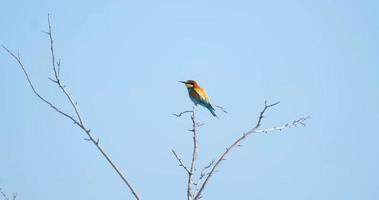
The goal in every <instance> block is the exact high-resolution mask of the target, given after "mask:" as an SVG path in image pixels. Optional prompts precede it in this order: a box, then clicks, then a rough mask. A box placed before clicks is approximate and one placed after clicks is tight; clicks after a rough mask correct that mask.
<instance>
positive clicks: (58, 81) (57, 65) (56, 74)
mask: <svg viewBox="0 0 379 200" xmlns="http://www.w3.org/2000/svg"><path fill="white" fill-rule="evenodd" d="M48 26H49V31H48V32H46V34H47V35H49V39H50V50H51V58H52V65H53V71H54V78H55V79H51V78H50V80H52V81H53V82H54V83H56V84H57V86H58V87H59V88H60V89H61V91H62V92H63V93H64V95H65V96H66V97H67V99H68V101H69V103H70V104H71V106H72V108H73V109H74V111H75V114H76V118H77V119H76V118H75V117H73V116H72V115H69V114H67V113H65V112H63V111H62V110H61V109H59V108H58V107H57V106H55V105H54V104H53V103H51V102H50V101H48V100H46V99H45V98H44V97H42V96H41V95H40V94H39V93H38V92H37V90H36V89H35V87H34V85H33V83H32V81H31V79H30V77H29V74H28V73H27V71H26V69H25V67H24V65H23V63H22V61H21V57H20V56H19V54H17V56H16V55H15V54H14V53H13V52H11V51H10V50H9V49H8V48H6V47H5V46H3V45H2V47H3V48H4V49H5V50H6V51H7V52H8V53H9V54H10V55H11V57H13V58H14V59H15V60H16V61H17V63H18V64H19V66H20V67H21V69H22V71H23V72H24V75H25V77H26V79H27V81H28V83H29V86H30V87H31V89H32V90H33V93H34V94H35V95H36V96H37V97H38V98H39V99H40V100H42V101H43V102H44V103H46V104H48V105H49V106H50V107H51V108H53V109H54V110H55V111H56V112H58V113H59V114H61V115H63V116H64V117H67V118H68V119H70V120H71V121H72V122H74V124H76V125H77V126H78V127H79V128H80V129H82V130H83V131H84V133H85V134H86V135H87V136H88V139H87V140H88V141H91V142H92V143H93V144H94V145H95V146H96V148H97V149H98V150H99V151H100V153H101V154H102V156H103V157H104V158H105V159H106V160H107V161H108V163H109V164H110V165H111V166H112V168H113V169H114V170H115V171H116V173H117V174H118V175H119V177H120V178H121V179H122V181H123V182H124V183H125V184H126V185H127V187H128V188H129V190H130V191H131V192H132V194H133V196H134V197H135V199H137V200H139V199H140V198H139V196H138V194H137V193H136V191H135V190H134V188H133V187H132V185H131V184H130V183H129V181H127V179H126V176H125V175H124V174H123V173H122V172H121V170H120V169H119V168H118V167H117V166H116V165H115V164H114V162H113V161H112V160H111V158H110V156H109V155H108V154H107V153H106V152H105V151H104V149H103V148H102V147H101V146H100V144H99V139H95V137H93V135H92V134H91V129H89V128H87V127H86V126H85V124H84V122H83V120H82V117H81V115H80V112H79V110H78V107H77V103H76V102H75V101H74V100H73V98H72V97H71V95H70V94H69V92H68V91H67V90H66V87H65V85H63V83H62V81H61V79H60V76H59V73H60V61H58V63H56V62H55V54H54V46H53V45H54V41H53V37H52V31H51V23H50V15H48Z"/></svg>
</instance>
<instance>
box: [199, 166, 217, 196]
mask: <svg viewBox="0 0 379 200" xmlns="http://www.w3.org/2000/svg"><path fill="white" fill-rule="evenodd" d="M214 163H215V160H212V161H211V162H209V164H208V165H206V166H205V167H203V169H202V170H201V172H200V176H199V178H198V180H197V181H196V183H194V185H195V192H197V191H198V190H199V189H198V187H199V185H200V183H201V181H202V180H203V178H204V177H206V176H208V175H209V172H206V171H207V170H208V169H209V168H210V167H212V165H213V164H214Z"/></svg>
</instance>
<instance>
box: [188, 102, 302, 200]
mask: <svg viewBox="0 0 379 200" xmlns="http://www.w3.org/2000/svg"><path fill="white" fill-rule="evenodd" d="M279 103H280V102H279V101H278V102H276V103H273V104H267V101H265V106H264V108H263V110H262V111H261V112H260V115H259V117H258V121H257V124H256V125H255V127H254V128H252V129H250V130H249V131H247V132H246V133H243V134H242V136H241V137H239V138H238V139H237V140H236V141H235V142H233V143H232V144H231V145H230V146H229V147H227V148H226V149H225V152H224V153H223V154H222V155H221V156H220V157H219V158H218V159H217V161H216V163H215V164H214V165H213V167H212V169H211V170H210V172H209V173H208V175H207V178H206V179H205V181H204V183H203V184H202V185H201V187H200V189H199V191H198V192H197V193H196V195H195V197H194V200H199V199H200V198H201V195H202V192H203V191H204V188H205V187H206V186H207V184H208V182H209V180H210V178H211V177H212V175H213V174H214V173H215V171H216V169H217V167H218V166H219V165H220V163H221V162H222V161H224V160H225V157H226V156H227V155H228V154H229V153H230V152H231V150H233V149H234V148H235V147H238V146H240V143H241V142H242V141H243V140H245V139H246V138H247V137H248V136H250V135H251V134H253V133H262V132H263V133H268V132H271V131H275V130H282V129H284V128H291V127H293V126H296V125H297V124H302V125H305V123H304V122H305V120H307V119H308V118H309V117H306V118H300V119H299V120H295V121H294V122H292V123H291V124H286V125H285V126H283V127H274V128H269V129H262V130H258V128H259V127H260V126H261V123H262V119H263V118H264V114H265V112H266V111H267V109H268V108H271V107H273V106H276V105H278V104H279Z"/></svg>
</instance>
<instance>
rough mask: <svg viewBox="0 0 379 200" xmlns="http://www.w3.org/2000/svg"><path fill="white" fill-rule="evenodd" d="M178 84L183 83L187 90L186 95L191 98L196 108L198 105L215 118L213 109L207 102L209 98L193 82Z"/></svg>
mask: <svg viewBox="0 0 379 200" xmlns="http://www.w3.org/2000/svg"><path fill="white" fill-rule="evenodd" d="M179 82H180V83H184V85H185V86H186V88H187V89H188V95H189V97H190V98H191V100H192V102H193V103H194V104H195V106H197V104H200V105H202V106H204V107H205V108H207V109H208V110H209V111H210V112H211V113H212V115H213V116H215V117H217V115H216V113H215V109H214V108H213V107H212V105H211V103H210V102H209V97H208V95H207V93H206V92H205V90H204V89H203V88H201V87H200V86H199V84H197V82H196V81H194V80H188V81H179Z"/></svg>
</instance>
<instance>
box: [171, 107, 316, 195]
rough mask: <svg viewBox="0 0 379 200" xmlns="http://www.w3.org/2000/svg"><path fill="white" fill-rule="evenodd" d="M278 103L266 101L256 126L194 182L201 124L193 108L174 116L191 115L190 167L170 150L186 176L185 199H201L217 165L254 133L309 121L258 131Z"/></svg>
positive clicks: (235, 142) (294, 125) (301, 120)
mask: <svg viewBox="0 0 379 200" xmlns="http://www.w3.org/2000/svg"><path fill="white" fill-rule="evenodd" d="M279 103H280V102H279V101H278V102H276V103H273V104H267V101H265V105H264V108H263V110H262V111H261V112H260V114H259V117H258V120H257V123H256V125H255V126H254V127H253V128H252V129H250V130H248V131H247V132H245V133H243V134H242V136H240V137H239V138H238V139H237V140H235V141H234V142H233V143H232V144H231V145H229V146H228V147H226V149H225V151H224V152H223V153H222V154H221V156H220V157H219V158H218V159H216V160H212V161H211V162H209V164H208V165H207V166H205V167H203V169H202V170H201V172H200V174H199V175H198V178H197V181H194V180H193V179H194V178H193V177H194V176H195V174H194V173H195V172H196V169H195V168H196V160H197V154H198V137H197V136H198V127H200V126H201V125H202V124H200V123H199V122H197V120H196V108H195V106H194V108H193V110H187V111H183V112H181V113H179V114H174V115H175V116H177V117H181V116H183V115H184V114H186V113H191V121H192V129H191V130H189V131H191V132H192V133H193V137H192V139H193V153H192V160H191V167H190V168H188V167H187V166H186V165H185V164H184V163H183V160H182V159H181V158H180V157H179V156H178V154H177V153H176V152H175V150H172V153H173V154H174V156H175V158H176V159H177V160H178V162H179V166H180V167H182V168H183V169H184V170H185V171H186V173H187V174H188V183H187V199H188V200H199V199H201V198H202V194H203V192H204V189H205V188H206V186H207V184H208V183H209V180H210V179H211V177H212V176H213V174H214V173H215V172H216V169H217V168H218V167H219V165H220V164H221V163H222V161H224V160H225V159H226V156H227V155H228V154H229V153H230V152H231V151H232V150H233V149H235V148H236V147H239V146H240V144H241V143H242V142H243V141H244V140H245V139H246V138H247V137H248V136H250V135H252V134H254V133H270V132H273V131H281V130H283V129H286V128H292V127H297V126H299V125H301V126H305V121H306V120H307V119H309V118H310V117H309V116H308V117H302V118H300V119H297V120H294V121H293V122H291V123H288V124H285V125H283V126H275V127H271V128H266V129H259V128H260V127H261V123H262V119H263V118H264V114H265V113H266V111H267V110H268V109H269V108H271V107H274V106H276V105H278V104H279Z"/></svg>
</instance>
